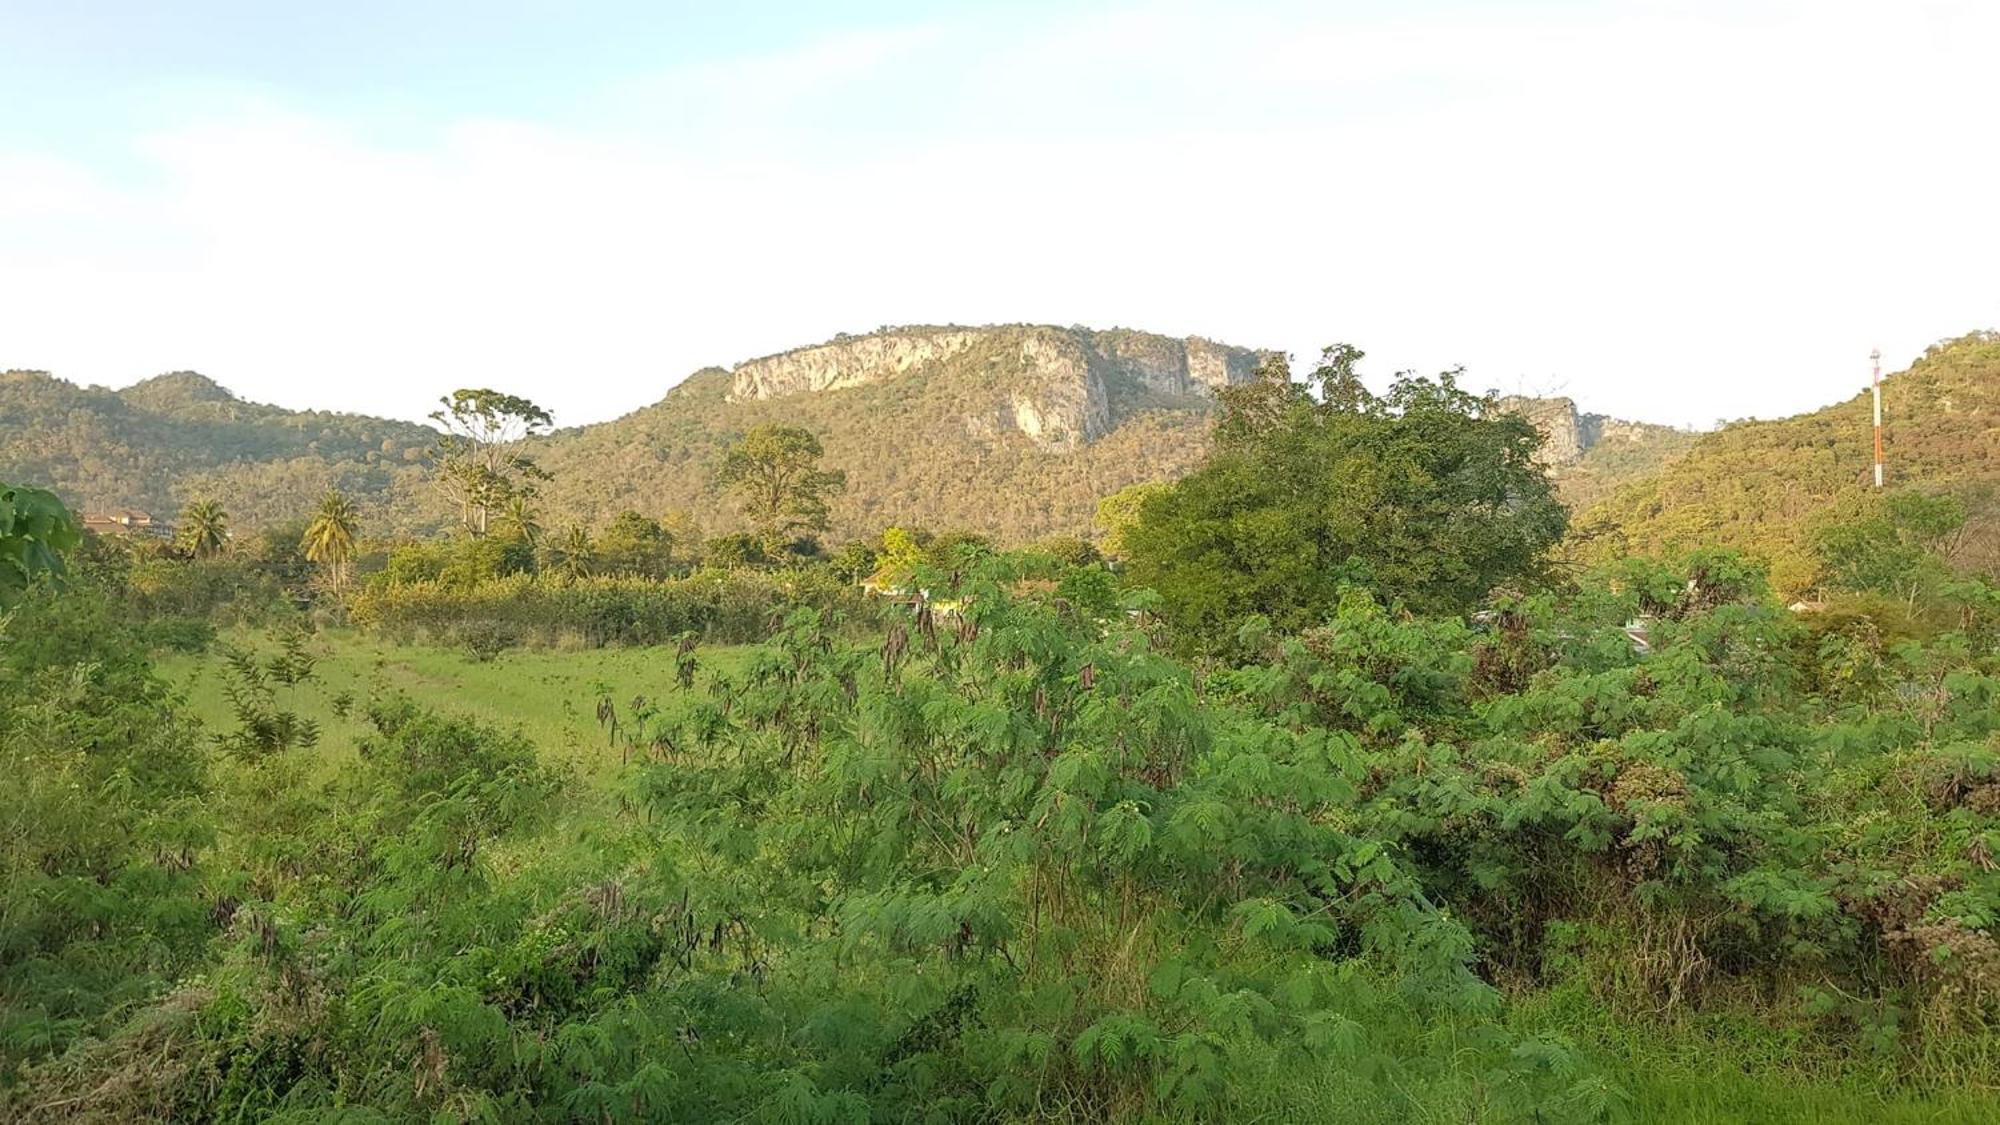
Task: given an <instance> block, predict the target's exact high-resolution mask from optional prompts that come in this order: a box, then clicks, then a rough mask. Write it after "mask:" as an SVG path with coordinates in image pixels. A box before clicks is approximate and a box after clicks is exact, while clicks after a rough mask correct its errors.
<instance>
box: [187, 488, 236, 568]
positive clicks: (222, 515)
mask: <svg viewBox="0 0 2000 1125" xmlns="http://www.w3.org/2000/svg"><path fill="white" fill-rule="evenodd" d="M180 540H181V546H182V547H184V548H186V549H187V550H188V551H189V552H190V553H191V554H193V555H194V557H195V558H198V559H207V558H214V557H215V556H216V555H218V554H220V553H221V552H222V547H223V545H224V544H225V543H227V542H229V513H228V512H225V511H223V510H222V505H221V504H220V503H218V502H217V501H215V500H210V499H203V500H196V501H194V502H193V503H190V504H189V505H188V506H187V507H186V508H184V509H182V510H181V529H180Z"/></svg>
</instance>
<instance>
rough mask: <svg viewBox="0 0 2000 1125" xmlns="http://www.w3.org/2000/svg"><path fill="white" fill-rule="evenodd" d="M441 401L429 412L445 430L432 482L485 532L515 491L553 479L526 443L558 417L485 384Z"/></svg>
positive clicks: (477, 531) (470, 524)
mask: <svg viewBox="0 0 2000 1125" xmlns="http://www.w3.org/2000/svg"><path fill="white" fill-rule="evenodd" d="M438 402H439V404H440V409H438V410H434V411H432V412H431V415H430V417H431V421H433V422H436V423H437V424H438V425H439V426H441V427H443V429H444V433H443V434H442V435H440V436H439V437H438V441H437V445H436V446H435V447H433V448H432V450H431V467H432V472H433V476H432V483H433V485H434V486H435V487H436V488H437V489H438V491H439V492H441V493H443V494H444V495H445V496H446V497H447V498H448V499H450V500H451V502H452V503H454V504H456V505H457V506H458V512H459V521H460V522H461V523H463V524H464V525H465V529H466V530H467V531H469V532H471V533H472V534H474V535H479V536H483V535H485V534H486V530H487V524H488V522H489V520H490V518H491V516H492V513H493V512H494V511H496V510H498V509H500V508H501V507H503V506H504V505H505V504H507V502H508V501H509V500H511V499H512V498H514V497H516V496H524V497H533V496H534V495H535V492H536V486H537V485H538V484H539V483H540V482H542V481H546V480H548V479H549V475H548V473H546V472H544V471H543V470H542V467H541V466H540V465H537V464H536V463H535V460H534V458H532V457H529V456H528V455H526V454H525V453H522V452H521V442H522V441H523V440H524V439H526V438H528V437H531V436H533V435H535V434H540V433H546V432H547V431H548V430H549V428H550V427H552V426H553V425H555V420H554V419H553V418H552V417H550V415H549V412H548V411H546V410H543V409H542V408H541V407H539V406H536V405H535V404H534V403H532V402H530V401H528V400H527V399H525V398H521V397H519V396H518V395H509V394H502V393H500V392H499V391H495V390H488V389H485V388H473V389H463V390H456V391H453V392H452V393H451V394H449V395H446V396H445V397H444V398H441V399H439V400H438Z"/></svg>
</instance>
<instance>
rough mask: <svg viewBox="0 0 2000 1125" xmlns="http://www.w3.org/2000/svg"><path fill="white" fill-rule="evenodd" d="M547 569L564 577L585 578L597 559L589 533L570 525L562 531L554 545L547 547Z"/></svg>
mask: <svg viewBox="0 0 2000 1125" xmlns="http://www.w3.org/2000/svg"><path fill="white" fill-rule="evenodd" d="M548 555H549V569H550V570H553V571H555V572H556V573H557V574H560V575H562V576H563V577H564V578H587V577H589V576H590V567H591V564H592V563H593V562H595V561H597V548H596V547H595V546H594V545H592V543H591V542H590V533H589V532H588V531H585V530H584V529H583V528H581V527H578V526H575V525H571V526H570V529H569V530H568V531H565V532H563V535H562V538H561V539H560V540H558V541H557V542H556V544H555V546H553V547H551V548H549V552H548Z"/></svg>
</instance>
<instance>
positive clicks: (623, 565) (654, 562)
mask: <svg viewBox="0 0 2000 1125" xmlns="http://www.w3.org/2000/svg"><path fill="white" fill-rule="evenodd" d="M673 551H674V540H673V536H671V535H669V534H667V529H666V528H664V527H662V526H661V525H660V522H659V521H658V520H655V519H651V518H649V517H647V516H643V515H641V514H639V513H638V512H633V511H625V512H620V513H618V516H617V518H616V519H613V520H612V521H611V526H610V527H607V528H605V529H604V533H603V534H601V535H599V536H598V537H597V561H598V564H599V567H600V569H601V570H602V571H603V572H604V573H606V574H630V575H638V576H640V577H645V578H663V577H665V576H667V575H668V574H671V573H672V572H673V568H674V558H673Z"/></svg>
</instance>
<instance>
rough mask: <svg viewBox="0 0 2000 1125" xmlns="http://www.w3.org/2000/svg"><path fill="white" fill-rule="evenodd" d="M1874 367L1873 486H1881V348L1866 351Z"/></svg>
mask: <svg viewBox="0 0 2000 1125" xmlns="http://www.w3.org/2000/svg"><path fill="white" fill-rule="evenodd" d="M1868 361H1869V362H1870V363H1871V364H1873V365H1874V368H1875V487H1876V488H1880V487H1882V476H1883V472H1882V349H1881V348H1876V349H1875V350H1874V351H1872V352H1869V353H1868Z"/></svg>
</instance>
